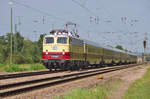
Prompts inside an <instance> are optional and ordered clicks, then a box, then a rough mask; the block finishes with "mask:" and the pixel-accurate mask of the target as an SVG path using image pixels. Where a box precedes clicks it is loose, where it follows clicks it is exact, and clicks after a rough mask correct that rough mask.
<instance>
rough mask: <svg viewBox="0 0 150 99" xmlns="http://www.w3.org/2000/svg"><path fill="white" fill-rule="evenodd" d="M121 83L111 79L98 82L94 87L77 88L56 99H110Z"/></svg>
mask: <svg viewBox="0 0 150 99" xmlns="http://www.w3.org/2000/svg"><path fill="white" fill-rule="evenodd" d="M120 84H121V80H120V79H118V78H116V79H111V80H109V81H107V82H106V83H104V84H98V85H96V86H95V87H93V88H90V89H89V88H77V89H75V90H73V91H72V92H70V93H68V94H67V95H65V96H62V97H56V98H54V99H108V98H109V97H110V95H111V93H112V92H113V91H114V90H115V89H117V88H118V87H119V86H120Z"/></svg>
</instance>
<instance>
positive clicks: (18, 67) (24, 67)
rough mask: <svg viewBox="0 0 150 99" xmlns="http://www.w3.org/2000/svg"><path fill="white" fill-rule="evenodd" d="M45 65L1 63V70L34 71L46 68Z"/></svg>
mask: <svg viewBox="0 0 150 99" xmlns="http://www.w3.org/2000/svg"><path fill="white" fill-rule="evenodd" d="M44 69H45V67H44V66H43V65H42V64H20V65H17V64H13V65H11V66H9V65H4V64H0V72H22V71H34V70H44Z"/></svg>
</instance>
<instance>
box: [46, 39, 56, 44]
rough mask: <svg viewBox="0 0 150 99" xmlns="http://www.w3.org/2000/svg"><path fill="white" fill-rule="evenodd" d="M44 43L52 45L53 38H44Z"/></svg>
mask: <svg viewBox="0 0 150 99" xmlns="http://www.w3.org/2000/svg"><path fill="white" fill-rule="evenodd" d="M45 43H46V44H49V43H54V38H53V37H46V38H45Z"/></svg>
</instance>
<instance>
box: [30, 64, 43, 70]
mask: <svg viewBox="0 0 150 99" xmlns="http://www.w3.org/2000/svg"><path fill="white" fill-rule="evenodd" d="M42 69H46V68H45V67H44V66H43V65H42V64H34V65H31V66H30V70H42Z"/></svg>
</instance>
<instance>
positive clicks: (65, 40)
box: [57, 37, 67, 44]
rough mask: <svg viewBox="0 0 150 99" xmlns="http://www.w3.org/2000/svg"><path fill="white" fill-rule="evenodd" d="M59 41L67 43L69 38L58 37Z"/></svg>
mask: <svg viewBox="0 0 150 99" xmlns="http://www.w3.org/2000/svg"><path fill="white" fill-rule="evenodd" d="M57 43H62V44H66V43H67V38H66V37H58V38H57Z"/></svg>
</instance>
